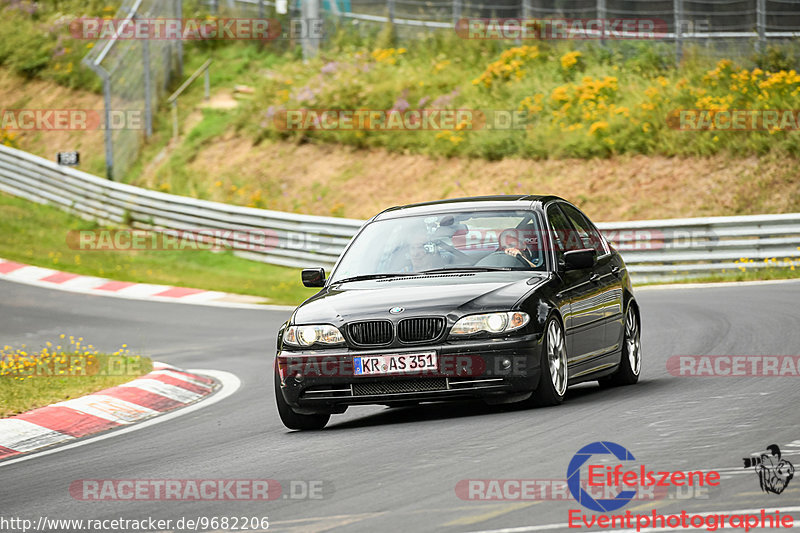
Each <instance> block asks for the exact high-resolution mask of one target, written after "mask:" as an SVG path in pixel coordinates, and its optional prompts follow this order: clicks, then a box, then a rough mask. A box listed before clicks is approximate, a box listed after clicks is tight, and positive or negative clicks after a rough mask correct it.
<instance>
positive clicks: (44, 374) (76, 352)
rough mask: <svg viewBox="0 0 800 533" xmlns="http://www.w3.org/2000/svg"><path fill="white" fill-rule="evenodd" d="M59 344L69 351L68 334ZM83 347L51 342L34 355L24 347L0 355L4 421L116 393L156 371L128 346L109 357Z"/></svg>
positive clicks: (71, 342)
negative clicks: (59, 404) (101, 393)
mask: <svg viewBox="0 0 800 533" xmlns="http://www.w3.org/2000/svg"><path fill="white" fill-rule="evenodd" d="M61 339H62V340H60V341H58V342H63V343H64V344H65V345H66V344H67V341H66V336H65V335H64V334H62V335H61ZM82 341H83V338H80V337H79V338H78V339H75V338H74V337H69V344H68V346H64V347H62V346H61V345H60V344H59V345H56V346H53V343H51V342H47V345H46V346H43V347H42V348H41V349H40V350H38V351H36V352H32V353H28V351H27V350H28V349H27V347H26V346H25V345H24V344H23V345H22V346H21V347H19V348H16V349H15V348H13V347H11V346H5V347H4V348H3V349H2V350H1V351H0V417H9V416H14V415H16V414H19V413H24V412H26V411H30V410H31V409H36V408H37V407H43V406H45V405H50V404H52V403H56V402H61V401H64V400H69V399H70V398H78V397H80V396H84V395H86V394H91V393H93V392H97V391H100V390H103V389H107V388H109V387H115V386H117V385H121V384H123V383H127V382H129V381H131V380H132V379H135V378H137V377H140V376H143V375H145V374H147V373H148V372H150V371H151V370H152V369H153V362H152V361H151V360H150V359H149V358H147V357H140V356H135V355H131V354H130V352H129V351H128V350H127V349H125V345H123V347H122V348H120V349H119V350H118V351H116V352H114V353H113V354H106V353H99V352H98V351H97V350H94V349H93V348H94V347H93V346H92V345H85V346H81V342H82Z"/></svg>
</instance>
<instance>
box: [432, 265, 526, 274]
mask: <svg viewBox="0 0 800 533" xmlns="http://www.w3.org/2000/svg"><path fill="white" fill-rule="evenodd" d="M509 270H512V269H511V267H478V266H463V267H449V268H431V269H429V270H422V271H420V272H418V274H435V273H437V272H507V271H509Z"/></svg>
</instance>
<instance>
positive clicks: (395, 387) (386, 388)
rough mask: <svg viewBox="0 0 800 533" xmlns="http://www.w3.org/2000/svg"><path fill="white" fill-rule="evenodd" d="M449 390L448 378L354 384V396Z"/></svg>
mask: <svg viewBox="0 0 800 533" xmlns="http://www.w3.org/2000/svg"><path fill="white" fill-rule="evenodd" d="M445 389H447V378H423V379H407V380H391V381H381V382H377V383H353V395H354V396H372V395H380V394H400V393H403V392H425V391H434V390H445Z"/></svg>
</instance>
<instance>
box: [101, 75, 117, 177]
mask: <svg viewBox="0 0 800 533" xmlns="http://www.w3.org/2000/svg"><path fill="white" fill-rule="evenodd" d="M103 105H104V106H105V116H106V127H105V143H106V177H107V178H108V179H110V180H111V181H114V139H113V138H112V136H111V135H112V133H113V132H112V131H111V128H110V127H109V125H110V124H111V76H109V75H105V76H104V77H103Z"/></svg>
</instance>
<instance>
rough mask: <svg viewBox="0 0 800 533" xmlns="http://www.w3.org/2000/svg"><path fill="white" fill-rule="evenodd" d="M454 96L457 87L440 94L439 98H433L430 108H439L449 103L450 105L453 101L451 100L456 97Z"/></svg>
mask: <svg viewBox="0 0 800 533" xmlns="http://www.w3.org/2000/svg"><path fill="white" fill-rule="evenodd" d="M456 96H458V88H455V89H453V90H452V91H450V92H449V93H447V94H443V95H442V96H440V97H439V98H437V99H436V100H434V101H433V102H432V103H431V108H432V109H441V108H445V107H448V106H449V105H451V104H452V103H453V100H455V99H456Z"/></svg>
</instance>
